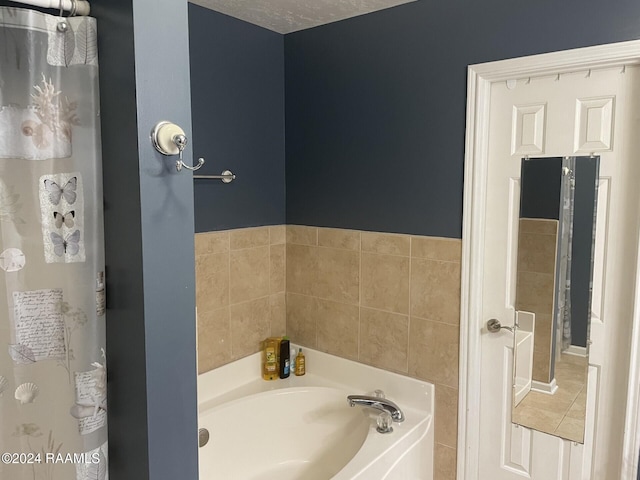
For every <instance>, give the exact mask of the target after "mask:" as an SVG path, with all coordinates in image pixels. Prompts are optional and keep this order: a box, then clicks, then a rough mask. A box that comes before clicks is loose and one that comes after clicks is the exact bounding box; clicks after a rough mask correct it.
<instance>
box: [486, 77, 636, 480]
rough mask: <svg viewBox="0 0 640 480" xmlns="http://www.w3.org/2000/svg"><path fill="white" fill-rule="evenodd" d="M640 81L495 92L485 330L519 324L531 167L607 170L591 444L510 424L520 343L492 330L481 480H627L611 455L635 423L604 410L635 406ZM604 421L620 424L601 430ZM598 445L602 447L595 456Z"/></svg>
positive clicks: (598, 255)
mask: <svg viewBox="0 0 640 480" xmlns="http://www.w3.org/2000/svg"><path fill="white" fill-rule="evenodd" d="M639 79H640V75H639V72H638V67H627V68H626V69H623V70H621V69H620V68H615V69H607V70H598V71H585V72H576V73H571V74H562V75H550V76H546V77H540V78H531V79H529V78H526V79H519V80H517V81H509V82H495V83H493V84H492V85H491V107H490V132H489V140H488V158H489V166H488V171H487V192H488V193H487V199H486V210H485V218H486V224H485V232H484V233H485V239H484V245H485V251H484V262H483V263H484V272H483V279H482V285H483V319H484V321H485V322H486V321H487V320H488V319H490V318H497V319H499V320H500V322H501V323H502V325H508V326H511V325H513V324H514V318H515V308H514V305H515V285H516V263H517V262H516V260H517V245H518V241H517V240H518V214H519V200H520V166H521V158H522V157H524V156H572V155H585V154H586V155H588V154H590V153H594V154H597V155H600V156H601V160H600V180H599V185H598V186H599V190H598V210H597V220H596V244H595V254H594V255H595V258H594V266H595V268H594V277H593V297H592V323H591V342H592V343H591V346H590V352H589V353H590V355H589V364H590V367H589V375H588V376H589V383H588V388H587V397H588V398H587V421H586V429H585V443H584V445H582V444H576V443H573V442H570V441H567V440H562V439H560V438H558V437H555V436H551V435H547V434H544V433H540V432H538V431H535V430H531V429H528V428H525V427H521V426H516V425H514V424H512V423H511V404H512V387H511V379H512V374H513V360H512V353H513V352H512V348H513V336H512V334H511V333H510V332H508V331H505V330H503V331H501V332H499V333H494V334H491V333H488V332H487V331H486V329H483V335H482V340H481V349H482V365H481V372H482V373H481V392H480V396H481V400H480V438H481V442H480V447H479V456H480V459H479V478H480V479H491V480H514V479H522V478H532V479H537V480H554V479H562V480H565V479H566V480H577V479H589V478H593V479H600V478H616V477H611V476H610V475H611V472H615V471H618V470H617V468H618V467H617V466H616V465H615V464H614V462H615V458H614V457H615V454H612V453H611V449H612V448H613V449H614V450H613V451H616V449H617V450H618V451H620V450H621V447H622V443H621V442H622V437H621V432H622V425H623V421H624V415H623V414H622V415H617V416H609V415H607V414H606V413H603V412H609V411H611V412H615V411H616V410H618V409H620V410H622V409H623V407H624V401H623V400H622V401H621V400H620V398H616V397H617V396H620V392H621V391H622V392H623V393H622V395H621V396H622V397H624V392H626V386H625V384H624V378H625V375H626V373H621V372H620V369H619V368H616V366H617V365H624V361H625V360H626V357H625V352H626V350H625V348H621V346H622V345H623V344H624V341H625V338H626V336H627V335H628V333H629V332H630V326H629V325H626V324H625V323H624V322H625V321H626V319H630V318H631V313H632V311H631V305H632V302H631V301H628V300H627V299H632V298H633V296H632V293H633V281H632V279H633V278H634V276H633V265H635V262H634V260H635V250H633V247H632V245H633V242H634V241H635V239H636V235H637V213H634V211H633V209H634V208H637V203H634V201H635V202H637V199H638V194H637V190H638V188H637V187H636V188H635V189H634V188H632V186H631V185H632V182H631V180H629V176H632V177H633V175H634V174H637V173H638V167H637V163H638V162H636V165H635V166H634V165H633V163H632V161H631V159H632V158H633V157H632V156H633V153H634V152H638V153H640V151H639V150H640V149H638V140H637V137H638V135H637V134H635V136H634V131H633V128H636V127H637V122H638V114H637V113H636V112H637V111H638V109H639V107H640V102H639V101H638V95H637V94H635V92H634V91H633V90H632V87H633V84H634V83H636V84H639V83H638V80H639ZM636 183H637V177H636ZM625 221H629V224H628V225H626V226H625ZM634 228H636V230H634ZM630 280H631V281H630ZM625 282H626V283H625ZM629 284H631V285H629ZM625 370H626V369H625ZM621 388H622V390H620V389H621ZM621 402H622V403H621ZM620 406H622V408H620ZM598 415H600V416H601V418H602V417H603V416H604V417H610V418H611V421H607V422H606V425H605V424H604V423H605V422H601V424H600V425H598V428H596V418H598ZM614 417H615V418H614ZM618 417H620V418H618ZM596 435H597V439H598V442H597V444H598V445H602V448H599V449H596V448H594V445H595V444H596V442H595V441H594V440H595V436H596ZM594 466H595V468H594Z"/></svg>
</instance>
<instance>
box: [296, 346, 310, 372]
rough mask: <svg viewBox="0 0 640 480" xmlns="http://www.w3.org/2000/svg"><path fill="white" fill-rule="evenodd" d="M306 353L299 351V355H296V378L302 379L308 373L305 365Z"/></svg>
mask: <svg viewBox="0 0 640 480" xmlns="http://www.w3.org/2000/svg"><path fill="white" fill-rule="evenodd" d="M305 363H306V362H305V358H304V353H302V349H300V350H298V355H296V370H295V374H296V376H298V377H300V376H302V375H304V374H305V373H307V366H306V364H305Z"/></svg>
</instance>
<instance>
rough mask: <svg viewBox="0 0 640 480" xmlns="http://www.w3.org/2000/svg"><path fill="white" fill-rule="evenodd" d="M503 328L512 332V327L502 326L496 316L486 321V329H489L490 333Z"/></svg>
mask: <svg viewBox="0 0 640 480" xmlns="http://www.w3.org/2000/svg"><path fill="white" fill-rule="evenodd" d="M503 328H504V329H505V330H509V331H510V332H511V333H513V327H503V326H502V325H500V320H498V319H497V318H492V319H491V320H489V321H488V322H487V330H489V332H490V333H496V332H499V331H500V330H502V329H503Z"/></svg>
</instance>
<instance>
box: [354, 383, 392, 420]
mask: <svg viewBox="0 0 640 480" xmlns="http://www.w3.org/2000/svg"><path fill="white" fill-rule="evenodd" d="M376 395H377V396H375V397H372V396H370V395H349V396H348V397H347V402H348V403H349V406H350V407H355V406H356V405H359V406H361V407H369V408H375V409H376V410H380V411H382V412H387V413H388V414H389V415H391V418H392V419H393V421H394V422H398V423H399V422H404V413H402V410H400V407H398V405H396V404H395V403H394V402H392V401H391V400H388V399H386V398H384V394H383V393H382V392H381V391H380V390H376Z"/></svg>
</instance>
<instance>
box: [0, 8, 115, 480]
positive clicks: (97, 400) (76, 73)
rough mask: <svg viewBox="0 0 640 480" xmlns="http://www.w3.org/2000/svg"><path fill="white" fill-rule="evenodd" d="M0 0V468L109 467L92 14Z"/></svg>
mask: <svg viewBox="0 0 640 480" xmlns="http://www.w3.org/2000/svg"><path fill="white" fill-rule="evenodd" d="M60 21H61V19H60V18H59V17H56V16H51V15H46V14H43V13H39V12H35V11H33V10H29V9H21V8H8V7H0V455H2V457H1V460H2V461H1V462H0V479H11V480H106V479H108V469H107V459H108V449H107V389H106V388H107V380H106V379H107V372H106V369H105V365H106V358H105V356H106V354H105V305H104V301H105V296H104V240H103V238H104V235H103V209H102V165H101V156H100V124H99V101H98V58H97V48H96V45H97V43H96V22H95V20H94V19H92V18H87V17H84V18H65V19H64V21H65V22H66V23H67V24H68V28H67V29H63V31H59V30H58V28H57V25H58V23H59V22H60Z"/></svg>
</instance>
